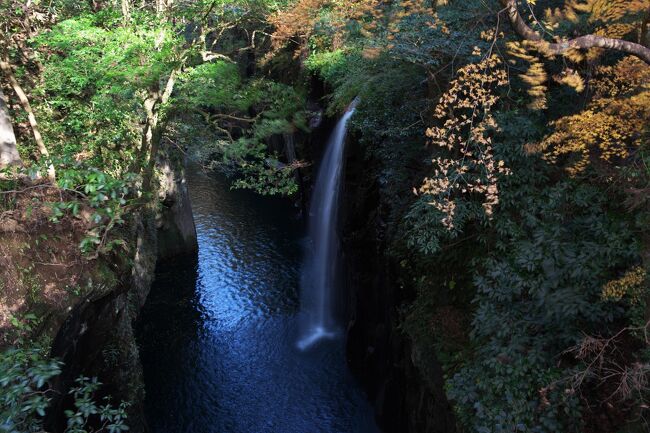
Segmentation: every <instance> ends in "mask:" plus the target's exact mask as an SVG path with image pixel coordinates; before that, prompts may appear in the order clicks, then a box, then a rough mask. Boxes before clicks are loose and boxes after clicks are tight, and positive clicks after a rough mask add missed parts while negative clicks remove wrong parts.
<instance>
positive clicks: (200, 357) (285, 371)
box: [138, 166, 378, 433]
mask: <svg viewBox="0 0 650 433" xmlns="http://www.w3.org/2000/svg"><path fill="white" fill-rule="evenodd" d="M187 182H188V186H189V191H190V196H191V199H192V206H193V211H194V218H195V223H196V228H197V234H198V241H199V254H198V260H197V259H185V260H174V261H172V262H165V263H161V264H159V266H158V269H157V273H156V281H155V282H154V285H153V287H152V290H151V294H150V296H149V299H148V300H147V304H146V305H145V307H144V309H143V311H142V314H141V317H140V319H139V324H138V342H139V346H140V355H141V359H142V363H143V368H144V377H145V384H146V393H147V397H146V400H145V409H146V415H147V420H148V423H149V426H150V428H151V431H152V432H153V433H319V432H322V433H375V432H377V431H378V430H377V428H376V426H375V423H374V414H373V412H372V409H371V407H370V404H369V403H368V402H367V401H366V399H365V396H364V394H363V392H362V391H361V390H360V389H359V387H358V385H357V384H356V382H355V380H354V378H353V377H352V376H351V373H350V372H349V371H348V369H347V366H346V363H345V350H344V341H343V340H342V339H340V338H339V339H331V340H330V339H327V340H322V341H321V342H319V343H318V344H317V345H314V346H313V347H311V348H310V349H309V350H306V351H301V350H299V349H298V348H297V346H296V341H298V339H299V337H300V336H299V334H300V326H299V319H298V318H299V309H300V307H299V300H298V293H299V286H300V273H301V266H302V260H303V253H304V251H303V250H304V248H303V246H304V244H305V241H304V239H305V233H304V228H303V227H302V223H300V222H299V221H298V220H297V218H296V215H295V213H294V210H293V208H292V206H291V204H290V203H289V202H288V201H285V200H279V199H270V198H264V197H260V196H258V195H255V194H254V193H251V192H247V191H233V190H230V187H229V184H228V182H227V181H226V180H225V179H223V178H222V177H220V176H218V175H215V174H206V173H203V172H201V170H200V169H198V167H196V166H190V167H188V170H187Z"/></svg>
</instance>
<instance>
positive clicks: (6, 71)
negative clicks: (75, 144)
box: [0, 59, 56, 181]
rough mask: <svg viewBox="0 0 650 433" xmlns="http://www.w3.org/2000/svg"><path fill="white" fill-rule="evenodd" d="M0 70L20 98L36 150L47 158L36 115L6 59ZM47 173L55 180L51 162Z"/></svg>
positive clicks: (48, 154)
mask: <svg viewBox="0 0 650 433" xmlns="http://www.w3.org/2000/svg"><path fill="white" fill-rule="evenodd" d="M0 70H2V72H4V74H5V76H6V77H7V79H8V80H9V83H10V84H11V87H12V88H13V90H14V92H15V93H16V96H18V99H19V100H20V104H21V105H22V107H23V110H25V112H26V113H27V119H28V120H29V125H30V126H31V128H32V133H33V134H34V141H35V142H36V146H38V150H39V152H40V153H41V157H42V158H46V159H48V158H49V157H50V153H49V152H48V150H47V147H45V142H44V141H43V136H42V135H41V132H40V130H39V128H38V123H37V122H36V116H35V115H34V110H32V106H31V105H30V103H29V99H27V95H26V94H25V92H24V91H23V88H22V87H21V86H20V83H18V80H16V77H15V76H14V71H13V69H12V68H11V64H10V63H9V61H8V60H7V59H3V60H0ZM47 174H48V177H49V179H50V180H51V181H54V180H55V178H56V174H55V171H54V166H53V165H52V164H50V165H49V167H48V170H47Z"/></svg>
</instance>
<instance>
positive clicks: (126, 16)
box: [122, 0, 131, 24]
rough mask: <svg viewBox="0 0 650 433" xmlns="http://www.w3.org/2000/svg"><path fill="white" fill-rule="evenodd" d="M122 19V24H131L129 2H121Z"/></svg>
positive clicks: (126, 0)
mask: <svg viewBox="0 0 650 433" xmlns="http://www.w3.org/2000/svg"><path fill="white" fill-rule="evenodd" d="M122 19H123V20H124V24H128V23H129V22H131V5H130V3H129V0H122Z"/></svg>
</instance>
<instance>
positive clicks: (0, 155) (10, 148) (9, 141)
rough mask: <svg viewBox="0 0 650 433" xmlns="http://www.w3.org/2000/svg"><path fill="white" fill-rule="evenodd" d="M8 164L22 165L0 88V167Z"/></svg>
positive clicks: (7, 109) (7, 108)
mask: <svg viewBox="0 0 650 433" xmlns="http://www.w3.org/2000/svg"><path fill="white" fill-rule="evenodd" d="M8 165H22V160H21V159H20V155H19V154H18V148H17V147H16V135H15V134H14V127H13V125H12V123H11V115H10V114H9V107H7V104H6V102H5V99H4V94H3V93H2V89H0V168H4V167H6V166H8Z"/></svg>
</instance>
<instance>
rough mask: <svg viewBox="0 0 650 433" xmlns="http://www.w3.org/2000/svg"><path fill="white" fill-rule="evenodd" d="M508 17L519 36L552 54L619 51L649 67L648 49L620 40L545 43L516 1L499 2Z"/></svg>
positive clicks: (598, 38)
mask: <svg viewBox="0 0 650 433" xmlns="http://www.w3.org/2000/svg"><path fill="white" fill-rule="evenodd" d="M500 1H501V4H502V5H503V7H504V8H505V12H506V14H507V15H508V19H509V20H510V24H511V25H512V28H513V29H514V30H515V32H517V34H518V35H519V36H521V37H522V38H524V39H527V40H529V41H535V42H539V43H540V44H544V47H545V49H546V50H548V51H549V52H550V53H552V54H564V53H565V52H567V51H568V50H571V49H583V50H588V49H590V48H604V49H609V50H616V51H621V52H624V53H627V54H631V55H633V56H636V57H638V58H640V59H641V60H643V61H644V62H646V63H647V64H649V65H650V48H647V47H645V46H643V45H641V44H637V43H635V42H629V41H624V40H622V39H612V38H606V37H604V36H597V35H586V36H580V37H577V38H575V39H569V40H567V41H562V42H547V41H545V40H544V38H542V36H541V35H540V34H539V33H537V32H536V31H535V30H533V29H532V28H531V27H530V26H529V25H528V24H527V23H526V22H525V21H524V19H523V18H522V17H521V15H519V10H518V9H517V0H500Z"/></svg>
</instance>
